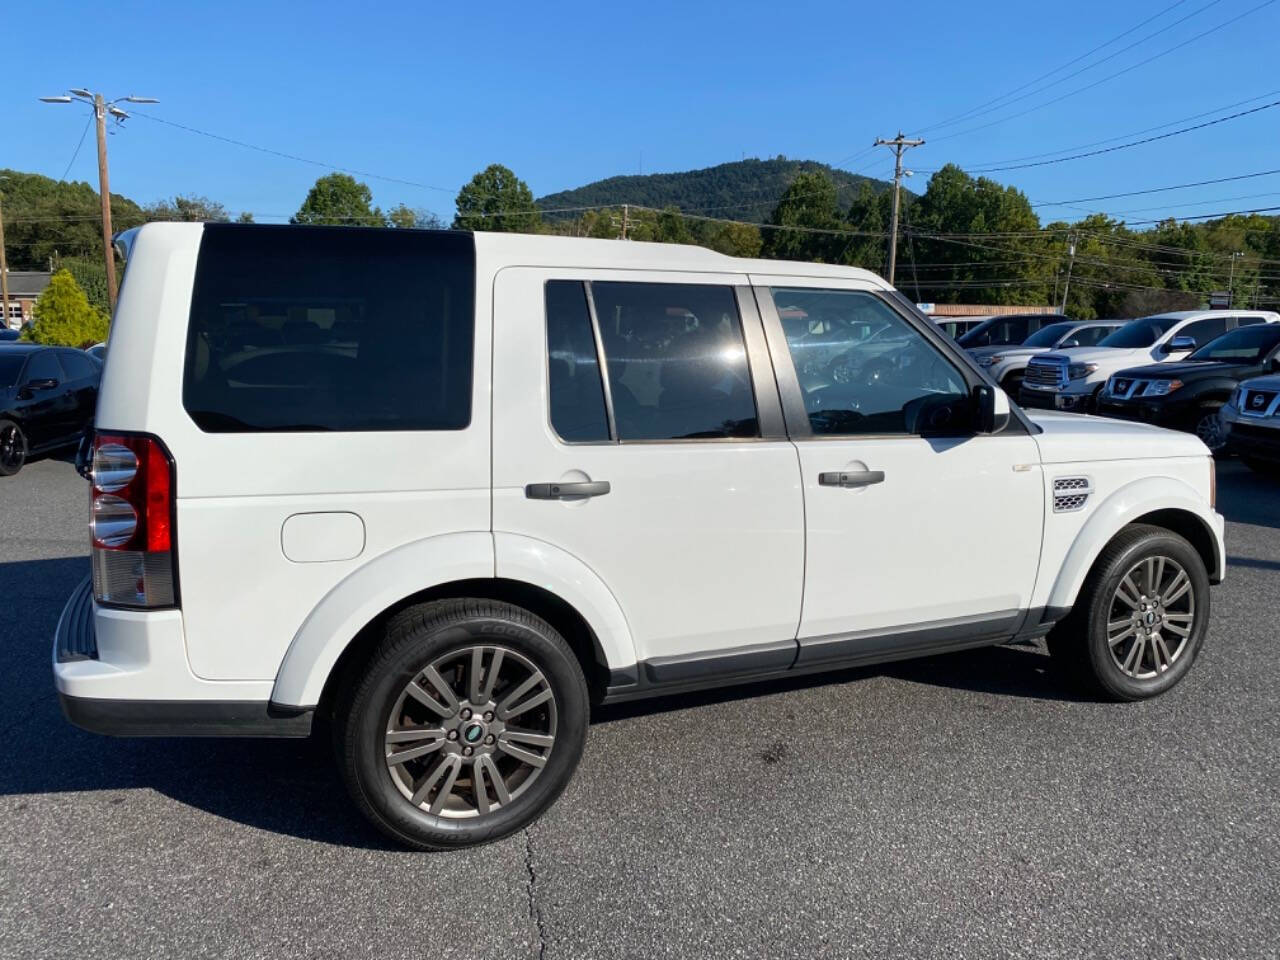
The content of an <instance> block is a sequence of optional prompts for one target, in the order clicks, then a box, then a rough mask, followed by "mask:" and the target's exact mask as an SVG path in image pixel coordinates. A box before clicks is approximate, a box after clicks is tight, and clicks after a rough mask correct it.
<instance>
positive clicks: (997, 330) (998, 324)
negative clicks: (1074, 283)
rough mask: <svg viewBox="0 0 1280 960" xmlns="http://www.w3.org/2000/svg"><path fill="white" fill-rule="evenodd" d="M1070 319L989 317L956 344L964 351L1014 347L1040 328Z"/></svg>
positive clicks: (1056, 316)
mask: <svg viewBox="0 0 1280 960" xmlns="http://www.w3.org/2000/svg"><path fill="white" fill-rule="evenodd" d="M1070 319H1071V318H1070V317H1067V316H1064V315H1063V314H1061V313H1017V314H1009V315H1007V316H1002V317H990V318H988V319H986V320H983V321H982V322H981V323H980V324H978V325H977V326H976V327H974V328H973V329H972V330H970V331H969V332H968V333H965V334H963V335H961V336H960V337H959V338H958V340H957V342H958V343H959V344H960V346H962V347H964V348H965V349H966V350H969V349H972V348H973V347H1010V346H1016V345H1017V344H1019V343H1022V342H1023V341H1024V340H1026V339H1027V337H1029V336H1031V335H1032V334H1033V333H1035V332H1036V331H1037V330H1039V329H1040V328H1041V327H1047V326H1048V325H1049V324H1051V323H1060V322H1061V321H1063V320H1070Z"/></svg>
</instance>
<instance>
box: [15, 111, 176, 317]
mask: <svg viewBox="0 0 1280 960" xmlns="http://www.w3.org/2000/svg"><path fill="white" fill-rule="evenodd" d="M73 98H74V100H78V101H80V102H81V103H87V104H89V105H90V106H91V107H93V116H94V120H95V122H96V124H97V128H98V196H99V199H100V200H101V201H102V246H103V257H104V262H105V265H106V268H107V304H108V306H109V307H110V308H111V312H112V313H113V314H114V313H115V309H116V255H115V250H114V249H113V248H112V244H111V185H110V183H109V182H108V177H107V114H110V115H111V116H112V117H113V118H114V119H115V121H116V123H124V121H126V120H128V119H129V114H128V113H126V112H125V111H124V110H122V109H121V108H120V107H118V106H116V104H118V103H120V102H121V101H124V102H125V103H159V102H160V101H158V100H156V99H155V98H154V97H135V96H128V97H117V98H116V99H115V100H107V99H105V98H104V97H103V96H102V94H100V93H93V92H92V91H90V90H85V89H83V88H79V87H72V89H71V96H66V95H62V96H58V97H41V98H40V99H41V100H43V101H44V102H45V103H72V102H74V101H73Z"/></svg>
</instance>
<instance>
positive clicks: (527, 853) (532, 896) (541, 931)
mask: <svg viewBox="0 0 1280 960" xmlns="http://www.w3.org/2000/svg"><path fill="white" fill-rule="evenodd" d="M524 869H525V873H527V874H528V875H529V883H528V885H527V889H528V892H529V919H530V920H532V921H533V923H534V926H535V927H537V929H538V960H545V958H546V956H547V922H546V919H545V918H544V917H543V915H542V907H541V906H540V905H539V903H538V891H537V885H538V874H537V871H536V870H534V867H533V837H532V835H531V834H530V833H529V828H528V827H526V828H525V831H524Z"/></svg>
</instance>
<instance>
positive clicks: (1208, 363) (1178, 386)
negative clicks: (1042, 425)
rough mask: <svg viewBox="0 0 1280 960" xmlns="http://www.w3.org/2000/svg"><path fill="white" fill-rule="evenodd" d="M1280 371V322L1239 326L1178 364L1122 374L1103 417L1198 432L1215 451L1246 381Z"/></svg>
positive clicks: (1108, 393) (1105, 396)
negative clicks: (1228, 409)
mask: <svg viewBox="0 0 1280 960" xmlns="http://www.w3.org/2000/svg"><path fill="white" fill-rule="evenodd" d="M1276 370H1280V323H1258V324H1254V325H1252V326H1248V327H1237V328H1236V329H1235V330H1231V331H1228V332H1227V333H1224V334H1223V335H1222V336H1220V337H1216V338H1214V339H1213V340H1210V341H1209V342H1208V343H1206V344H1205V345H1204V346H1203V347H1201V348H1200V349H1199V350H1197V351H1195V353H1192V354H1191V355H1189V356H1188V357H1187V358H1186V359H1185V360H1182V361H1179V362H1177V363H1152V364H1147V365H1145V366H1141V367H1130V368H1128V369H1127V370H1121V371H1120V372H1119V373H1117V374H1115V375H1114V376H1112V377H1111V379H1109V380H1108V381H1107V385H1106V386H1105V387H1104V388H1103V390H1102V393H1101V394H1100V395H1099V396H1098V413H1099V414H1101V415H1102V416H1106V417H1120V418H1122V419H1125V420H1141V421H1143V422H1145V423H1154V424H1156V425H1158V426H1162V427H1171V428H1173V429H1175V430H1187V431H1190V432H1193V433H1195V434H1196V435H1197V436H1198V437H1200V439H1201V440H1203V441H1204V442H1205V446H1207V447H1208V448H1209V449H1210V450H1212V451H1213V452H1214V453H1219V452H1221V451H1222V450H1223V449H1224V447H1225V445H1226V433H1225V431H1224V430H1223V429H1222V422H1221V418H1220V417H1219V415H1218V412H1219V410H1221V408H1222V406H1223V405H1224V404H1225V403H1226V402H1227V401H1228V400H1230V399H1231V395H1232V394H1233V393H1234V392H1235V389H1236V387H1237V386H1239V385H1240V381H1241V380H1246V379H1248V378H1249V377H1257V376H1261V375H1262V374H1265V373H1271V372H1274V371H1276Z"/></svg>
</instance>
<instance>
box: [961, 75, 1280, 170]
mask: <svg viewBox="0 0 1280 960" xmlns="http://www.w3.org/2000/svg"><path fill="white" fill-rule="evenodd" d="M1278 94H1280V90H1269V91H1267V92H1266V93H1260V94H1257V95H1256V96H1252V97H1246V98H1245V99H1243V100H1237V101H1235V102H1234V103H1224V104H1222V105H1221V106H1218V107H1214V108H1213V109H1211V110H1204V111H1201V112H1200V113H1193V114H1191V115H1190V116H1188V117H1179V118H1178V119H1176V120H1168V121H1166V122H1164V123H1157V124H1156V125H1155V126H1152V127H1144V128H1143V129H1141V130H1131V131H1129V132H1128V133H1121V134H1117V135H1116V136H1114V137H1106V138H1104V139H1102V140H1094V141H1092V142H1090V143H1081V144H1077V145H1076V146H1074V147H1063V148H1061V149H1059V150H1049V151H1047V152H1045V153H1032V154H1028V155H1026V156H1022V157H1009V158H1007V159H1004V160H988V161H984V162H980V163H973V164H970V167H972V168H973V169H976V170H980V169H984V168H986V167H992V166H997V165H999V164H1004V163H1021V162H1022V161H1024V160H1040V159H1043V158H1044V157H1056V156H1060V155H1061V154H1064V153H1074V152H1076V151H1078V150H1088V149H1089V148H1090V147H1100V146H1104V145H1105V144H1108V143H1115V142H1116V141H1117V140H1127V139H1128V138H1129V137H1141V136H1143V135H1144V134H1148V133H1154V132H1155V131H1157V130H1164V129H1166V128H1167V127H1175V126H1177V125H1178V124H1182V123H1190V122H1191V121H1193V120H1200V119H1201V118H1203V117H1210V116H1213V115H1214V114H1215V113H1221V112H1222V111H1223V110H1234V109H1235V108H1236V107H1243V106H1245V105H1246V104H1250V103H1256V102H1257V101H1259V100H1265V99H1267V98H1268V97H1274V96H1276V95H1278Z"/></svg>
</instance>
